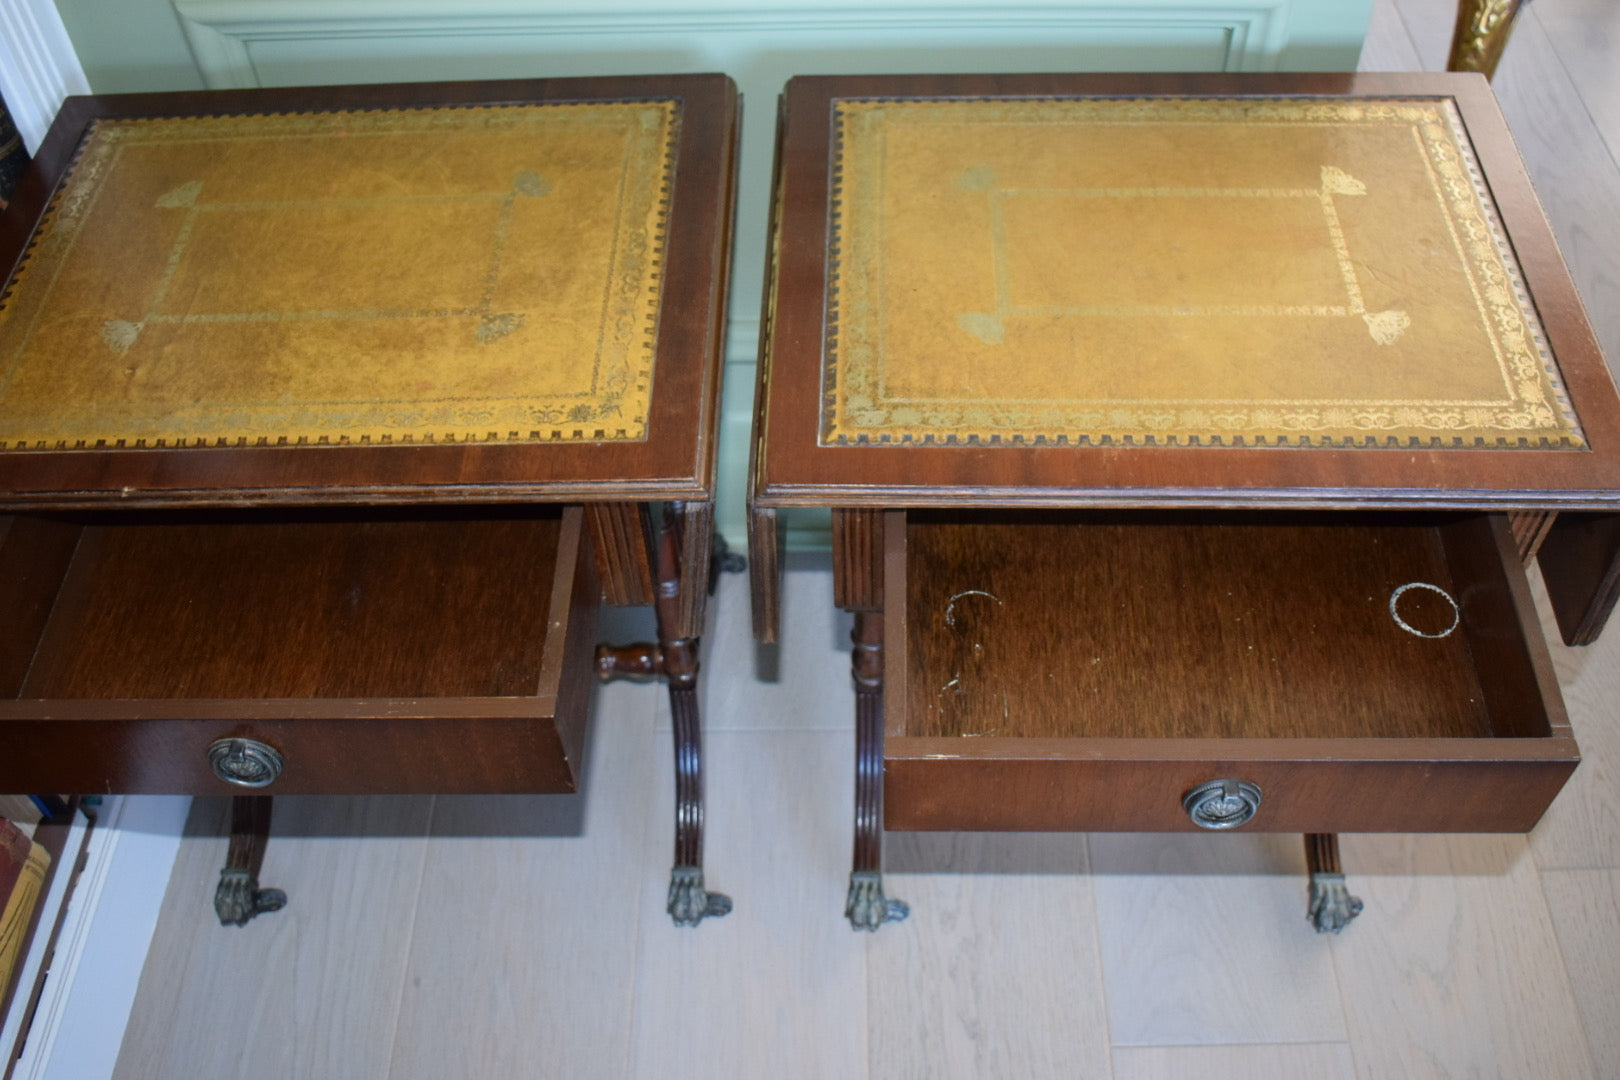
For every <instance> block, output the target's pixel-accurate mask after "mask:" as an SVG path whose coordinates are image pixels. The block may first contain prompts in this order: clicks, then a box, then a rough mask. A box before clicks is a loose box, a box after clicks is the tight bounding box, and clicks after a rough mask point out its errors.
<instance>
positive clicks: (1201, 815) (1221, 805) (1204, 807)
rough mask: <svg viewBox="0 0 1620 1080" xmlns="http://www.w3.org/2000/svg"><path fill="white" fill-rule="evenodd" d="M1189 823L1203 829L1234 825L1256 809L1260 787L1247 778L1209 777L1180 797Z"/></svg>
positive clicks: (1236, 825) (1235, 826)
mask: <svg viewBox="0 0 1620 1080" xmlns="http://www.w3.org/2000/svg"><path fill="white" fill-rule="evenodd" d="M1181 805H1182V808H1183V809H1185V810H1186V811H1187V816H1188V817H1190V818H1192V820H1193V824H1194V825H1197V826H1198V827H1200V828H1203V829H1235V828H1237V827H1238V826H1239V825H1242V824H1243V823H1244V822H1246V821H1248V820H1249V819H1250V818H1252V817H1254V813H1255V811H1256V810H1259V809H1260V789H1259V788H1258V787H1256V786H1255V785H1254V784H1251V783H1249V782H1248V781H1247V780H1211V781H1210V782H1209V783H1207V784H1199V785H1198V786H1197V787H1195V788H1193V789H1192V790H1191V791H1189V792H1187V794H1186V795H1184V796H1182V799H1181Z"/></svg>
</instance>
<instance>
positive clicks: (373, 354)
mask: <svg viewBox="0 0 1620 1080" xmlns="http://www.w3.org/2000/svg"><path fill="white" fill-rule="evenodd" d="M678 124H679V108H678V104H677V103H676V102H675V101H625V102H592V103H586V104H547V105H521V106H520V105H514V106H505V107H463V108H423V109H396V110H381V111H365V112H359V111H356V112H329V113H312V114H296V115H245V116H219V117H188V118H175V119H151V120H127V121H126V120H104V121H101V122H99V123H97V124H96V126H95V127H94V129H93V130H92V131H91V133H90V134H89V135H88V136H87V137H86V139H85V141H84V143H83V145H82V146H81V147H80V150H79V155H78V159H77V160H76V162H75V164H74V166H73V169H72V171H71V173H70V175H69V177H68V179H67V181H66V182H65V183H64V185H63V188H62V190H61V191H60V192H59V193H58V195H57V198H56V200H55V203H54V205H53V207H52V209H51V211H50V213H49V215H48V216H47V218H46V221H45V224H44V226H43V228H42V230H41V233H40V235H39V237H38V238H37V239H36V242H35V244H34V246H33V248H32V250H31V251H30V253H29V254H28V256H27V257H26V259H25V260H24V262H23V264H22V268H21V270H20V271H19V272H18V275H17V278H16V280H15V281H14V283H13V286H12V289H11V292H10V295H9V296H7V297H6V299H5V300H4V303H3V305H0V330H3V331H4V332H3V333H0V448H4V449H11V450H15V449H29V450H33V449H74V448H81V447H96V446H119V445H122V446H126V447H143V446H144V447H159V446H167V447H173V446H219V445H229V446H242V445H246V446H253V445H282V444H290V445H298V444H311V445H320V444H331V445H338V444H344V443H350V444H354V443H378V442H403V441H410V442H423V441H438V442H463V441H485V440H489V441H503V442H504V441H514V440H515V441H527V440H557V439H561V440H593V441H614V440H641V439H644V438H645V437H646V426H647V418H648V411H649V405H650V396H651V388H652V379H653V370H652V368H653V360H654V340H655V334H656V330H657V323H658V309H659V298H660V292H661V289H660V285H661V280H662V276H661V271H662V259H663V244H664V235H665V228H666V218H667V214H668V210H669V205H668V199H669V192H670V183H671V162H672V151H673V146H674V140H675V137H676V133H677V128H678Z"/></svg>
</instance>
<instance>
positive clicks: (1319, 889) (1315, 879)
mask: <svg viewBox="0 0 1620 1080" xmlns="http://www.w3.org/2000/svg"><path fill="white" fill-rule="evenodd" d="M1305 868H1306V869H1307V870H1308V871H1309V872H1310V875H1311V885H1310V902H1309V906H1308V907H1307V908H1306V911H1305V917H1306V918H1307V919H1309V920H1310V921H1311V925H1312V926H1315V927H1316V932H1317V933H1319V934H1326V933H1334V934H1337V933H1338V932H1339V931H1340V930H1343V929H1344V928H1345V927H1346V926H1349V925H1350V920H1352V919H1354V918H1355V917H1356V916H1357V915H1360V914H1361V897H1359V896H1351V895H1350V889H1349V888H1348V887H1347V886H1346V885H1345V883H1344V870H1343V868H1341V867H1340V866H1339V836H1338V834H1337V833H1306V834H1305Z"/></svg>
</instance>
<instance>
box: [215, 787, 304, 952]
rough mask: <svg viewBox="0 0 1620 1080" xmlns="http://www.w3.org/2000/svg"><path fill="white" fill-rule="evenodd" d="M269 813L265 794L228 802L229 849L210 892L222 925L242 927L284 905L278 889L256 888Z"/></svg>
mask: <svg viewBox="0 0 1620 1080" xmlns="http://www.w3.org/2000/svg"><path fill="white" fill-rule="evenodd" d="M270 810H271V796H269V795H237V796H235V797H234V798H232V799H231V847H230V851H229V852H228V853H227V854H226V856H225V869H223V870H221V871H220V872H219V886H218V887H217V888H216V889H215V890H214V912H215V914H217V915H218V916H219V921H220V924H221V925H223V926H246V925H247V923H248V921H249V920H250V919H252V918H253V917H254V916H255V915H259V914H262V913H264V912H267V911H280V910H281V909H282V908H284V907H286V906H287V894H286V893H284V892H282V891H281V890H280V889H261V888H259V867H260V866H262V865H263V864H264V848H265V845H266V844H267V843H268V842H269V840H270Z"/></svg>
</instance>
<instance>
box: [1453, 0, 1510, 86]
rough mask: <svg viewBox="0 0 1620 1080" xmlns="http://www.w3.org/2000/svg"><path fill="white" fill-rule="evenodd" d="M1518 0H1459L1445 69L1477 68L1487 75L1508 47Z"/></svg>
mask: <svg viewBox="0 0 1620 1080" xmlns="http://www.w3.org/2000/svg"><path fill="white" fill-rule="evenodd" d="M1520 2H1521V0H1459V2H1458V4H1457V29H1456V31H1455V32H1454V33H1453V34H1452V37H1451V57H1450V59H1449V60H1448V61H1447V62H1446V70H1447V71H1477V72H1479V73H1480V74H1482V75H1484V76H1485V77H1486V78H1487V79H1489V78H1490V77H1491V76H1492V75H1495V74H1496V65H1497V63H1498V62H1499V61H1500V60H1501V59H1502V50H1503V49H1505V48H1507V42H1508V35H1509V34H1511V33H1512V32H1513V20H1514V19H1515V18H1516V17H1517V16H1518V14H1519V4H1520Z"/></svg>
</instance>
